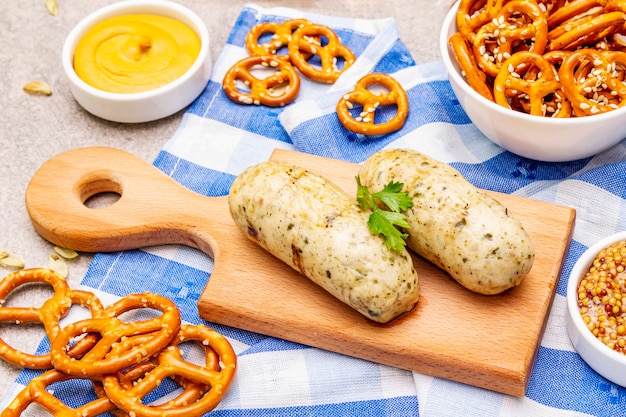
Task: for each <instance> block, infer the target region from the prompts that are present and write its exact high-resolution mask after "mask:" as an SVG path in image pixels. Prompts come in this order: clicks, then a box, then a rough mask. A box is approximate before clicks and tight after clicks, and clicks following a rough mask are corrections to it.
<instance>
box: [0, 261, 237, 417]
mask: <svg viewBox="0 0 626 417" xmlns="http://www.w3.org/2000/svg"><path fill="white" fill-rule="evenodd" d="M32 283H42V284H47V285H49V286H51V287H52V289H53V290H54V294H53V295H52V296H51V297H50V298H49V299H47V300H46V301H45V302H44V303H43V304H42V305H41V307H39V308H34V307H6V306H4V305H3V304H4V302H3V303H2V304H0V321H4V322H14V323H17V324H20V323H22V322H40V323H42V324H43V326H44V329H45V331H46V334H47V336H48V338H49V340H50V342H51V344H50V352H49V353H47V354H44V355H30V354H27V353H24V352H20V351H18V350H17V349H14V348H13V347H11V346H9V345H8V344H7V343H5V342H4V341H3V340H2V339H0V357H1V358H2V359H4V360H6V361H8V362H10V363H12V364H14V365H17V366H20V367H24V368H28V369H47V371H46V372H44V373H42V374H41V375H39V376H37V377H35V378H33V379H32V381H31V382H30V383H29V384H28V385H27V386H26V388H24V389H23V390H22V391H21V392H20V393H19V394H18V395H17V396H16V397H15V399H14V400H13V401H12V402H11V403H10V404H9V406H8V407H7V408H6V409H5V410H4V411H2V413H1V414H0V416H2V417H13V416H20V415H21V414H22V412H23V411H24V410H26V409H27V408H28V407H29V405H31V404H33V403H37V404H38V405H39V406H41V407H43V408H44V409H45V410H47V411H48V412H49V413H50V414H51V415H54V416H70V415H72V416H80V417H90V416H96V415H100V414H103V413H108V412H110V413H112V414H114V415H116V416H134V417H143V416H145V417H152V416H162V415H181V416H182V415H184V416H186V417H193V416H201V415H204V414H205V413H207V412H209V411H210V410H212V409H214V408H215V407H216V406H217V405H218V404H219V402H220V401H221V400H222V398H223V396H224V395H225V394H226V392H227V391H228V388H229V387H230V384H231V382H232V380H233V378H234V375H235V369H236V364H237V358H236V355H235V352H234V351H233V349H232V347H231V345H230V343H229V342H228V341H227V340H226V339H225V338H224V337H223V336H222V335H220V334H218V333H217V332H215V331H213V330H211V329H209V328H208V327H206V326H203V325H184V324H183V325H181V317H180V311H179V310H178V308H177V307H176V305H175V304H174V302H172V301H171V300H169V299H167V298H165V297H163V296H160V295H158V294H154V293H143V294H130V295H128V296H126V297H123V298H121V299H120V300H118V301H117V302H116V303H114V304H112V305H110V306H108V307H104V306H103V305H102V303H101V302H100V300H99V299H98V298H97V297H96V296H95V295H94V294H92V293H90V292H88V291H79V290H73V289H70V288H69V287H68V285H67V282H66V281H65V279H64V278H63V277H61V276H60V275H59V274H57V273H56V272H54V271H52V270H49V269H45V268H33V269H24V270H20V271H16V272H13V273H11V274H9V275H7V276H6V277H4V279H2V281H0V299H1V300H3V301H4V300H5V299H6V298H7V297H8V296H9V295H10V293H11V292H12V291H13V290H15V289H16V288H18V287H20V286H22V285H24V284H32ZM76 304H77V305H82V306H84V307H87V308H88V310H89V312H90V313H91V318H88V319H83V320H80V321H77V322H75V323H71V324H68V325H67V326H65V327H61V326H60V324H59V321H60V320H61V319H62V318H63V317H64V316H65V315H66V314H67V313H68V312H69V310H70V308H71V307H72V305H76ZM140 309H150V310H155V311H158V312H160V315H159V316H158V317H156V318H150V319H144V320H137V321H131V322H126V321H124V320H123V319H121V318H120V316H122V315H123V314H124V313H128V312H131V311H134V310H140ZM186 342H194V343H196V345H197V346H199V347H200V348H202V349H203V351H204V364H202V365H197V364H194V363H192V362H188V361H185V360H184V359H183V356H182V353H181V351H180V348H179V347H178V346H179V345H180V344H182V343H186ZM168 378H169V379H170V380H173V381H174V382H175V383H176V384H178V385H179V386H180V388H181V392H180V394H178V395H177V396H176V397H175V398H173V399H171V400H168V401H167V402H164V403H162V404H158V405H146V404H144V403H143V400H144V398H145V397H146V396H148V395H149V394H150V393H151V392H152V391H154V390H155V389H156V388H157V387H158V386H159V385H161V384H162V383H163V382H164V381H165V380H166V379H168ZM71 379H87V380H91V382H92V385H93V388H94V392H95V393H96V396H97V399H96V400H94V401H90V402H88V403H87V404H84V405H82V406H80V407H78V408H71V407H69V406H67V405H66V404H65V403H64V402H62V401H61V400H60V399H58V398H56V397H55V396H54V395H53V394H52V393H50V392H49V391H48V387H49V386H50V385H51V384H54V383H60V382H64V381H68V380H71Z"/></svg>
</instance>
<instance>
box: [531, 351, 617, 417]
mask: <svg viewBox="0 0 626 417" xmlns="http://www.w3.org/2000/svg"><path fill="white" fill-rule="evenodd" d="M526 396H527V397H529V398H532V399H533V400H535V401H537V402H539V403H541V404H545V405H548V406H551V407H556V408H562V409H566V410H575V411H579V412H583V413H588V414H591V415H598V416H616V417H617V416H624V415H626V390H624V389H623V388H620V387H619V386H617V385H615V384H613V383H611V382H609V381H607V380H606V379H604V378H603V377H601V376H600V375H598V374H597V373H595V372H594V371H593V370H592V369H591V368H590V367H589V366H588V365H587V364H586V363H585V362H584V361H583V360H582V359H581V358H580V356H579V355H578V354H576V353H574V352H568V351H563V350H557V349H549V348H545V347H541V348H540V349H539V354H538V355H537V363H536V364H535V369H534V372H533V375H532V377H531V380H530V384H529V386H528V391H527V393H526Z"/></svg>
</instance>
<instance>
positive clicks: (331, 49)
mask: <svg viewBox="0 0 626 417" xmlns="http://www.w3.org/2000/svg"><path fill="white" fill-rule="evenodd" d="M322 39H325V40H326V42H322ZM323 43H325V44H323ZM288 50H289V56H290V57H291V62H292V63H293V64H294V65H295V66H296V67H297V68H298V69H299V70H300V72H302V74H304V75H305V76H306V77H308V78H310V79H312V80H314V81H318V82H323V83H329V84H332V83H334V82H335V81H336V80H337V78H339V76H340V75H341V73H343V72H344V71H345V70H346V69H348V68H349V67H350V66H351V65H352V64H353V63H354V62H355V61H356V57H355V55H354V53H353V52H352V51H351V50H350V48H348V47H347V46H345V45H344V44H342V43H341V40H340V39H339V37H338V36H337V34H336V33H335V31H334V30H332V29H331V28H329V27H328V26H324V25H318V24H310V25H305V26H302V27H300V28H299V29H298V30H296V31H295V32H294V33H293V35H292V37H291V41H290V42H289V45H288ZM305 54H310V55H311V57H310V58H308V59H307V57H306V55H305ZM313 56H315V57H317V58H318V59H319V63H315V62H311V61H312V60H313V59H314V57H313ZM340 60H342V61H343V64H340V62H339V61H340Z"/></svg>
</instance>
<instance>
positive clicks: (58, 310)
mask: <svg viewBox="0 0 626 417" xmlns="http://www.w3.org/2000/svg"><path fill="white" fill-rule="evenodd" d="M27 283H45V284H49V285H50V286H51V287H52V288H53V290H54V294H53V295H52V297H50V298H49V299H47V300H46V301H45V302H44V303H43V304H42V305H41V307H39V308H35V307H4V306H0V321H11V322H15V323H18V324H19V323H34V322H39V323H42V324H43V326H44V329H45V332H46V336H47V337H48V339H49V340H53V339H54V338H55V337H56V336H57V334H58V333H59V331H60V326H59V321H60V320H61V319H62V318H63V317H65V315H66V314H67V313H68V312H69V310H70V308H71V307H72V305H73V304H79V305H83V306H85V307H88V308H89V310H90V311H91V314H92V315H99V314H101V313H102V311H103V307H102V304H101V303H100V300H99V299H98V298H97V297H96V296H95V295H94V294H92V293H90V292H87V291H80V290H71V289H70V288H69V286H68V285H67V282H66V281H65V278H63V277H62V276H61V275H59V274H57V273H56V272H54V271H53V270H50V269H47V268H31V269H22V270H19V271H15V272H13V273H11V274H9V275H7V276H5V277H4V278H3V279H2V281H0V299H1V300H5V299H6V297H7V296H8V295H9V293H11V292H12V291H13V290H15V289H16V288H18V287H19V286H21V285H23V284H27ZM94 342H95V341H94V339H93V337H91V336H90V337H89V338H86V339H84V340H82V341H80V342H79V343H77V344H75V345H74V346H72V348H71V349H70V350H69V351H68V355H71V356H73V357H75V356H79V355H81V354H82V353H83V352H84V351H85V350H86V349H88V348H89V347H90V345H91V344H93V343H94ZM0 358H2V359H4V360H5V361H7V362H9V363H12V364H14V365H17V366H21V367H23V368H27V369H50V368H52V363H51V358H50V354H49V353H46V354H42V355H33V354H28V353H25V352H21V351H19V350H17V349H15V348H13V347H11V346H9V345H8V344H7V343H6V342H4V341H3V340H2V339H0Z"/></svg>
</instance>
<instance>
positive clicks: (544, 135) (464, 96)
mask: <svg viewBox="0 0 626 417" xmlns="http://www.w3.org/2000/svg"><path fill="white" fill-rule="evenodd" d="M440 52H441V55H442V60H443V62H444V65H445V67H446V69H447V72H448V78H449V80H450V84H451V86H452V89H453V91H454V93H455V94H456V96H457V99H458V100H459V103H460V104H461V106H462V108H463V109H464V110H465V112H466V113H467V115H468V117H469V118H470V120H471V121H472V122H473V123H474V124H475V125H476V127H477V128H478V129H479V130H481V131H482V132H483V133H484V134H485V136H487V138H489V139H490V140H491V141H493V142H494V143H496V144H497V145H499V146H501V147H502V148H504V149H506V150H508V151H510V152H513V153H515V154H517V155H519V156H522V157H525V158H530V159H534V160H538V161H545V162H565V161H573V160H578V159H583V158H588V157H592V156H594V155H596V154H598V153H601V152H603V151H605V150H607V149H609V148H611V147H612V146H615V145H617V144H618V143H619V142H620V141H622V140H623V139H624V138H626V109H625V108H623V107H626V82H625V79H626V1H624V0H609V1H599V0H597V1H596V0H579V1H573V2H572V1H570V2H566V1H564V0H512V1H508V2H507V1H504V0H496V1H489V2H487V1H484V0H460V1H458V2H457V3H455V4H454V6H453V7H452V8H451V9H450V11H449V12H448V14H447V16H446V18H445V20H444V23H443V26H442V29H441V33H440Z"/></svg>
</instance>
